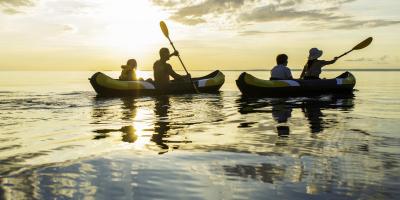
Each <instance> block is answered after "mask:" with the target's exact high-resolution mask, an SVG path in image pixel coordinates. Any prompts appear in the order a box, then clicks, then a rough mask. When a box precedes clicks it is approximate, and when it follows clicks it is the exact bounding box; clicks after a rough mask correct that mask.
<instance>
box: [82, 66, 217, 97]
mask: <svg viewBox="0 0 400 200" xmlns="http://www.w3.org/2000/svg"><path fill="white" fill-rule="evenodd" d="M89 80H90V84H91V85H92V87H93V89H94V90H95V91H96V93H97V94H98V95H101V96H153V95H164V94H190V93H196V91H194V89H193V85H192V84H191V82H182V81H171V82H170V84H169V86H168V90H163V91H160V90H157V89H156V88H155V86H154V83H153V82H152V81H120V80H116V79H112V78H111V77H109V76H107V75H105V74H104V73H101V72H97V73H95V74H93V76H92V77H91V78H90V79H89ZM192 80H193V82H194V84H195V85H196V86H197V89H198V91H199V92H200V93H216V92H218V91H219V89H220V88H221V87H222V85H223V84H224V82H225V76H224V74H223V73H222V72H220V71H218V70H217V71H214V72H212V73H210V74H208V75H206V76H203V77H199V78H192Z"/></svg>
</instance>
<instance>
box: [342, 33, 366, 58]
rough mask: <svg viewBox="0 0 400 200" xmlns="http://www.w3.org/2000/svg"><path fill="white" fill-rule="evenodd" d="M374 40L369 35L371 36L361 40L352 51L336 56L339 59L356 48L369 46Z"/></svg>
mask: <svg viewBox="0 0 400 200" xmlns="http://www.w3.org/2000/svg"><path fill="white" fill-rule="evenodd" d="M372 40H373V38H372V37H369V38H367V39H365V40H364V41H362V42H360V43H359V44H357V45H356V46H355V47H353V49H351V50H350V51H348V52H346V53H344V54H342V55H340V56H338V57H336V58H337V59H339V58H341V57H343V56H345V55H347V54H348V53H350V52H352V51H354V50H360V49H364V48H365V47H367V46H368V45H369V44H371V42H372Z"/></svg>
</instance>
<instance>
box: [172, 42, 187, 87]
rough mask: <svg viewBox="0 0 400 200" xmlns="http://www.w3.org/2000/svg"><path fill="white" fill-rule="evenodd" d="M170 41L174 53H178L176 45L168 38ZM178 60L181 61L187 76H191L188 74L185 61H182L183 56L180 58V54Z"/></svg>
mask: <svg viewBox="0 0 400 200" xmlns="http://www.w3.org/2000/svg"><path fill="white" fill-rule="evenodd" d="M168 40H169V43H170V44H171V46H172V48H173V49H174V51H176V48H175V45H174V43H172V41H171V39H170V38H169V37H168ZM178 59H179V61H180V62H181V64H182V66H183V69H184V70H185V72H186V74H188V75H189V72H188V70H187V69H186V66H185V64H183V61H182V59H181V56H180V55H179V54H178ZM190 80H192V79H190Z"/></svg>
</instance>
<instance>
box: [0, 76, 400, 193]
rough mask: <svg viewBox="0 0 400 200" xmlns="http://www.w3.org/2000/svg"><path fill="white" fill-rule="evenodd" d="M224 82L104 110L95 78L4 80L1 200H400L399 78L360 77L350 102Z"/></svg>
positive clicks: (110, 101)
mask: <svg viewBox="0 0 400 200" xmlns="http://www.w3.org/2000/svg"><path fill="white" fill-rule="evenodd" d="M107 73H108V74H109V75H112V76H115V77H117V76H118V72H107ZM206 73H207V72H204V71H198V72H194V75H195V76H196V75H204V74H206ZM224 73H225V75H226V83H225V85H224V86H223V87H222V89H221V92H220V93H219V94H193V95H171V96H161V97H139V98H129V97H125V98H104V97H97V96H96V94H95V92H94V91H93V89H92V88H91V86H90V84H89V82H88V80H87V78H88V77H90V75H91V74H93V72H11V71H2V72H0V199H23V198H26V199H31V198H33V199H53V198H60V199H83V198H85V199H86V198H87V199H92V198H93V199H94V198H96V199H132V198H134V199H148V198H153V199H189V198H190V199H249V198H250V199H277V198H283V199H395V198H396V197H397V196H398V195H399V191H398V188H399V183H400V181H399V179H400V168H399V161H400V159H399V158H400V152H399V150H400V148H399V147H400V136H399V135H398V130H400V123H399V119H400V93H399V92H398V91H399V86H400V81H399V80H398V77H399V75H400V72H398V71H397V72H387V71H385V72H376V71H372V72H367V71H356V72H354V74H355V76H356V78H357V85H356V91H355V92H354V95H350V96H330V95H324V96H319V97H313V98H305V97H303V98H258V99H247V98H243V97H241V95H240V92H239V91H238V89H237V88H236V85H235V82H234V80H235V79H236V78H237V77H238V75H239V74H240V72H233V71H225V72H224ZM250 73H251V74H253V75H256V76H257V77H260V78H267V76H268V72H262V71H253V72H250ZM297 73H298V72H295V75H298V74H297ZM339 73H340V72H326V73H325V76H326V77H334V76H336V75H338V74H339ZM144 74H145V76H147V77H149V76H150V74H149V73H144Z"/></svg>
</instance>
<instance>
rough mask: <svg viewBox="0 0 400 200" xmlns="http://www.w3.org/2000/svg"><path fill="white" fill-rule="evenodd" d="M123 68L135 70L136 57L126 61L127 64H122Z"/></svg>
mask: <svg viewBox="0 0 400 200" xmlns="http://www.w3.org/2000/svg"><path fill="white" fill-rule="evenodd" d="M121 68H122V69H123V70H134V69H136V68H137V63H136V60H135V59H129V60H128V61H127V62H126V65H122V66H121Z"/></svg>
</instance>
